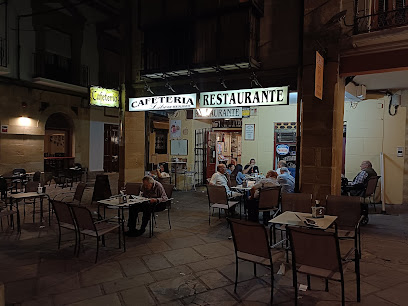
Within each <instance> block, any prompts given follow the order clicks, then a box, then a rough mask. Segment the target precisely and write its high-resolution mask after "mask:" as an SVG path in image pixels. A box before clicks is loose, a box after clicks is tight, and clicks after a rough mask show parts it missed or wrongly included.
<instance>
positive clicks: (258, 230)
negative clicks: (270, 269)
mask: <svg viewBox="0 0 408 306" xmlns="http://www.w3.org/2000/svg"><path fill="white" fill-rule="evenodd" d="M227 220H228V223H229V225H230V228H231V233H232V239H233V241H234V247H235V252H242V253H246V254H250V255H255V256H259V257H262V258H268V259H272V257H271V251H270V247H269V243H268V234H267V232H266V229H265V227H264V226H263V225H262V224H260V223H255V222H250V221H245V220H238V219H230V218H227Z"/></svg>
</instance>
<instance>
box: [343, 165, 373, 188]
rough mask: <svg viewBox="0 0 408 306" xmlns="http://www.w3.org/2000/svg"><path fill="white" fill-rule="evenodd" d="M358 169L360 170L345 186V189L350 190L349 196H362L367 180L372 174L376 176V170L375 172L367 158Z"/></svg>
mask: <svg viewBox="0 0 408 306" xmlns="http://www.w3.org/2000/svg"><path fill="white" fill-rule="evenodd" d="M360 169H361V171H360V172H359V173H358V174H357V175H356V177H355V178H354V179H353V181H352V182H349V184H348V186H347V190H348V191H350V195H351V196H362V195H363V194H364V190H365V187H366V185H367V182H368V180H369V179H370V178H371V177H373V176H377V172H375V170H374V169H373V165H372V164H371V162H370V161H368V160H365V161H363V162H362V163H361V165H360Z"/></svg>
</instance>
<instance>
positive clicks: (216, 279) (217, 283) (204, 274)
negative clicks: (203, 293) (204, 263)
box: [196, 270, 232, 289]
mask: <svg viewBox="0 0 408 306" xmlns="http://www.w3.org/2000/svg"><path fill="white" fill-rule="evenodd" d="M196 275H197V276H198V277H199V278H200V279H201V280H202V282H203V283H204V284H206V285H207V287H208V288H210V289H216V288H221V287H225V286H227V285H230V284H231V283H232V282H231V281H230V280H229V279H228V278H226V277H225V276H224V275H222V274H221V273H220V272H218V271H216V270H206V271H201V272H198V273H197V274H196Z"/></svg>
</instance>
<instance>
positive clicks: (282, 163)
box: [276, 159, 287, 175]
mask: <svg viewBox="0 0 408 306" xmlns="http://www.w3.org/2000/svg"><path fill="white" fill-rule="evenodd" d="M282 167H287V166H286V161H285V160H283V159H282V160H280V161H279V162H278V169H276V173H277V174H278V175H281V174H282V173H281V169H282Z"/></svg>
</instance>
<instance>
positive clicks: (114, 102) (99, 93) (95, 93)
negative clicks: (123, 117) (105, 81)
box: [89, 86, 119, 107]
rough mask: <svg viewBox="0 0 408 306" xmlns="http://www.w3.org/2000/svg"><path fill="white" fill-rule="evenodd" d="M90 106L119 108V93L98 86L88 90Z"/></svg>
mask: <svg viewBox="0 0 408 306" xmlns="http://www.w3.org/2000/svg"><path fill="white" fill-rule="evenodd" d="M89 101H90V104H91V105H96V106H105V107H119V91H117V90H114V89H107V88H102V87H98V86H92V87H91V88H90V100H89Z"/></svg>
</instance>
